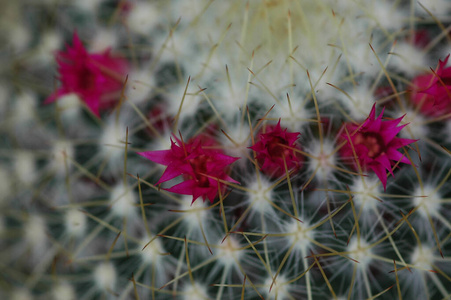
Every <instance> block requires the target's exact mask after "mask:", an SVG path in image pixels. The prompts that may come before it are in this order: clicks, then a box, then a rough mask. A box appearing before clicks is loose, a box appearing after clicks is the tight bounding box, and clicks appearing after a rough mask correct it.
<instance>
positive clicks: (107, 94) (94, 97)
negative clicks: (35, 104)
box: [45, 33, 129, 116]
mask: <svg viewBox="0 0 451 300" xmlns="http://www.w3.org/2000/svg"><path fill="white" fill-rule="evenodd" d="M56 61H57V63H58V73H59V80H60V81H61V87H60V88H59V89H58V90H56V91H55V92H54V93H53V94H52V95H50V96H49V97H48V98H47V99H46V100H45V104H47V103H51V102H54V101H56V100H57V99H58V98H59V97H61V96H64V95H67V94H71V93H75V94H77V95H78V96H79V97H80V98H81V99H82V100H83V101H84V102H85V103H86V105H87V106H88V108H89V109H90V110H91V111H92V112H93V113H94V114H95V115H96V116H99V112H100V110H102V109H106V108H109V107H111V106H112V105H114V103H115V102H116V101H117V100H118V99H119V96H120V93H119V92H120V91H121V89H122V87H123V84H124V81H125V77H126V74H127V72H128V70H129V64H128V62H127V60H125V59H124V58H121V57H114V56H113V55H112V54H111V51H110V49H108V50H106V51H104V52H102V53H88V52H87V51H86V49H85V48H84V47H83V44H82V42H81V41H80V39H79V37H78V35H77V33H74V36H73V40H72V46H67V49H66V51H59V52H57V53H56Z"/></svg>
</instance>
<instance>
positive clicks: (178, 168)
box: [138, 135, 239, 203]
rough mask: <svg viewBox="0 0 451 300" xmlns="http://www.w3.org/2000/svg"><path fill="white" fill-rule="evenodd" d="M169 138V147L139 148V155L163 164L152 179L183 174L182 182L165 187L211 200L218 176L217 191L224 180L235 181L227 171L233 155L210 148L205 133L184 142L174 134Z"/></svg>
mask: <svg viewBox="0 0 451 300" xmlns="http://www.w3.org/2000/svg"><path fill="white" fill-rule="evenodd" d="M174 139H175V142H174V140H172V139H171V149H169V150H158V151H147V152H140V153H138V154H139V155H141V156H143V157H145V158H147V159H149V160H151V161H153V162H156V163H158V164H161V165H165V166H167V168H166V170H165V171H164V173H163V175H162V176H161V178H160V179H159V180H158V182H157V183H156V184H157V185H158V184H161V183H163V182H166V181H169V180H171V179H174V178H176V177H178V176H180V175H181V176H182V177H183V182H181V183H179V184H176V185H174V186H172V187H171V188H169V189H167V191H169V192H173V193H177V194H182V195H192V196H193V201H192V202H194V201H196V200H197V198H199V197H202V199H203V200H204V201H205V200H206V199H207V198H208V199H209V200H210V202H211V203H213V201H214V199H215V198H216V196H217V195H218V179H219V180H222V181H223V182H219V186H220V188H221V192H222V193H224V192H225V189H226V184H225V183H224V181H227V182H231V183H239V182H237V181H236V180H234V179H232V178H231V177H229V176H228V175H227V170H228V167H229V165H230V164H232V163H233V162H235V161H236V160H237V159H239V158H237V157H231V156H227V155H225V154H223V153H222V151H221V150H220V149H213V148H212V147H214V146H215V142H214V141H213V140H212V139H211V138H208V137H205V136H202V135H200V136H197V137H195V138H193V139H191V140H189V141H188V142H183V141H181V140H179V139H178V138H177V137H175V136H174Z"/></svg>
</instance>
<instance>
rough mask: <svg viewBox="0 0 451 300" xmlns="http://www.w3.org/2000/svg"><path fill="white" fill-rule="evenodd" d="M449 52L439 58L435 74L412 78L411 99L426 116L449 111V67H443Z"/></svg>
mask: <svg viewBox="0 0 451 300" xmlns="http://www.w3.org/2000/svg"><path fill="white" fill-rule="evenodd" d="M448 59H449V54H448V56H447V57H446V58H445V60H444V61H441V60H439V65H438V68H437V70H436V71H435V74H425V75H420V76H417V77H415V78H414V79H413V81H412V85H413V89H412V95H411V100H412V102H413V103H414V104H415V105H416V106H420V110H421V111H422V112H423V113H424V114H425V115H428V116H431V117H440V116H444V115H446V114H449V113H451V67H448V68H445V66H446V64H447V63H448Z"/></svg>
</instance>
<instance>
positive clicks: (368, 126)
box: [340, 104, 416, 190]
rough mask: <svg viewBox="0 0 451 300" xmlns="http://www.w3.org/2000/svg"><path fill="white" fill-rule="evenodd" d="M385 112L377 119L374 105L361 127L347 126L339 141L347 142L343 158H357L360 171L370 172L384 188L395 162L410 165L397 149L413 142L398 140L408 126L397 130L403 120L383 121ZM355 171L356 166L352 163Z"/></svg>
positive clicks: (348, 124) (342, 152)
mask: <svg viewBox="0 0 451 300" xmlns="http://www.w3.org/2000/svg"><path fill="white" fill-rule="evenodd" d="M383 114H384V109H382V112H381V113H380V115H379V116H378V117H376V104H374V105H373V108H372V109H371V112H370V115H369V116H368V118H367V119H366V121H365V122H363V124H361V125H356V124H350V123H347V124H345V125H344V126H345V127H346V130H347V132H346V130H343V132H342V134H341V137H340V138H341V141H348V143H346V144H345V145H344V146H343V147H342V148H341V149H340V151H341V155H342V156H343V157H352V158H354V152H353V148H354V151H355V154H356V158H357V160H358V162H359V165H360V166H361V168H362V169H363V171H365V172H367V171H370V170H372V171H373V172H374V173H376V175H377V177H378V178H379V179H380V181H381V182H382V184H383V186H384V190H385V189H386V186H387V176H386V173H387V170H388V171H389V172H390V174H392V176H394V175H393V171H392V166H393V165H395V164H396V163H397V162H398V161H400V162H402V163H405V164H410V161H409V160H408V159H407V157H405V156H403V155H402V154H401V153H400V152H398V150H397V149H399V148H401V147H404V146H406V145H408V144H410V143H413V142H415V141H416V140H412V139H403V138H398V137H396V135H397V134H398V133H399V132H400V131H401V130H402V129H403V128H404V127H405V126H407V124H404V125H401V126H398V124H399V123H400V122H401V120H402V118H403V117H404V116H402V117H400V118H397V119H394V120H382V115H383ZM354 167H355V168H356V169H357V164H356V163H354Z"/></svg>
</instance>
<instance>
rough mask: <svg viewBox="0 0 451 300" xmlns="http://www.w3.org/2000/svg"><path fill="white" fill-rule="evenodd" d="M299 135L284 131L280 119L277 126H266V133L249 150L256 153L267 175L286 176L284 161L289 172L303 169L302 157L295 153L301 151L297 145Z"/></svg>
mask: <svg viewBox="0 0 451 300" xmlns="http://www.w3.org/2000/svg"><path fill="white" fill-rule="evenodd" d="M299 135H300V133H299V132H288V131H287V129H286V128H285V129H283V130H282V128H281V127H280V119H279V122H278V123H277V125H276V126H272V125H270V126H266V129H265V131H264V132H260V133H259V135H258V139H257V142H256V143H255V145H253V146H252V147H249V148H250V149H252V150H254V151H255V152H256V154H257V156H256V158H257V161H258V163H259V164H260V168H261V170H262V171H263V172H264V173H265V174H271V175H273V176H282V175H284V174H285V165H284V160H285V162H286V164H287V169H288V170H291V169H294V168H295V169H299V168H300V167H301V164H302V160H303V159H302V156H301V155H300V154H299V153H297V152H296V151H294V149H299V146H298V145H297V143H296V140H297V139H298V137H299Z"/></svg>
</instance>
